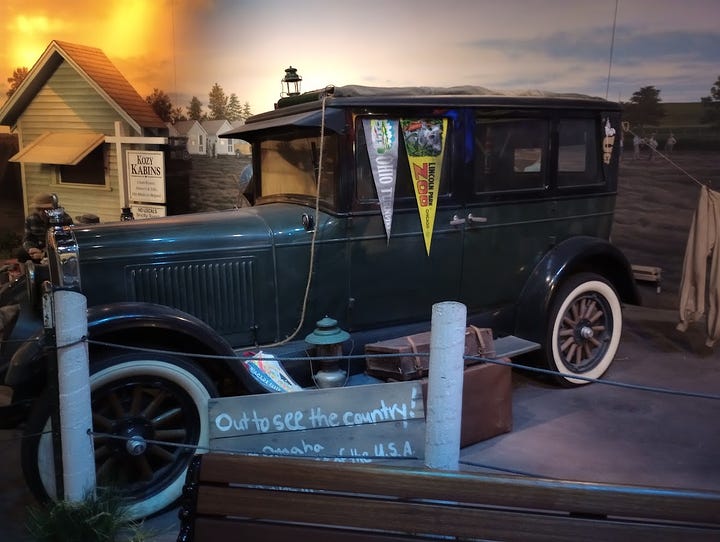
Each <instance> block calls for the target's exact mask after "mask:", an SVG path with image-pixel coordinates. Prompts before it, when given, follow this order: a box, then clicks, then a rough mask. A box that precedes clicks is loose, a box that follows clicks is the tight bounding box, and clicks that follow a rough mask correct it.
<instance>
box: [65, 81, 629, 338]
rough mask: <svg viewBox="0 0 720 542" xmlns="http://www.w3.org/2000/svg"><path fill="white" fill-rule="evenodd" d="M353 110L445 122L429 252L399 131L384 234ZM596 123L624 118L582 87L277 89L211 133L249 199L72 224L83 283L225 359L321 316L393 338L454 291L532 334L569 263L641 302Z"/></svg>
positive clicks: (96, 301)
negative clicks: (235, 155)
mask: <svg viewBox="0 0 720 542" xmlns="http://www.w3.org/2000/svg"><path fill="white" fill-rule="evenodd" d="M364 119H391V120H393V119H425V120H426V119H446V121H447V125H446V126H447V130H446V134H445V140H444V150H443V152H444V155H443V156H444V157H443V161H442V170H441V172H440V175H439V189H438V193H437V209H436V214H435V221H434V226H433V228H432V237H431V245H430V250H429V253H428V252H427V251H426V246H425V244H424V237H423V231H422V227H421V221H420V216H419V214H418V207H417V200H416V197H415V194H414V193H413V189H412V181H411V178H410V174H409V165H408V160H407V156H406V155H405V152H404V149H403V145H402V143H403V141H402V138H401V141H400V152H399V158H398V165H397V170H398V171H397V179H396V190H395V198H394V204H393V209H392V229H391V232H390V235H389V237H388V236H387V235H386V231H385V226H384V222H383V218H382V215H381V209H380V205H379V201H378V196H377V192H376V190H375V187H374V182H373V176H372V172H371V168H370V163H369V161H370V159H369V157H368V154H367V149H366V144H365V137H364V132H363V128H362V126H363V124H362V123H363V120H364ZM321 128H324V130H325V131H324V133H322V134H321ZM608 128H610V129H611V130H613V131H615V130H619V129H620V108H619V106H618V105H617V104H615V103H612V102H608V101H605V100H602V99H597V98H589V97H584V96H579V95H560V94H550V93H528V94H527V95H516V94H513V95H503V94H497V93H495V94H491V93H487V92H486V91H484V90H483V89H479V90H478V89H474V88H471V89H468V88H465V87H462V88H460V89H441V90H438V89H410V90H408V89H372V88H365V87H340V88H336V89H331V90H330V91H329V92H316V93H309V94H306V95H302V96H299V97H296V98H289V99H285V100H281V103H280V107H277V108H276V109H275V110H274V111H270V112H267V113H263V114H260V115H256V116H255V117H251V118H250V119H248V121H247V123H246V124H245V125H244V126H242V127H241V128H239V129H237V130H234V131H232V132H228V133H227V134H225V135H226V136H227V137H235V138H243V139H245V140H247V141H249V142H251V143H252V145H253V158H252V160H253V170H254V176H253V179H252V183H251V186H250V187H249V188H248V191H247V194H248V197H249V198H250V199H251V200H253V203H254V205H253V206H252V207H245V208H240V209H232V210H227V211H221V212H212V213H198V214H189V215H180V216H172V217H166V218H161V219H152V220H137V221H128V222H120V223H108V224H94V225H87V226H76V227H74V228H72V234H71V235H72V243H74V248H73V250H76V252H77V262H78V264H79V266H78V268H79V282H80V288H81V291H82V293H83V294H84V295H85V296H86V297H87V299H88V306H89V307H95V308H96V309H97V310H98V311H99V308H101V307H111V306H112V305H113V304H117V303H119V302H124V303H128V302H129V303H131V304H132V303H135V304H137V305H136V306H137V307H138V309H137V311H132V312H133V313H135V312H140V313H142V311H152V310H153V306H154V305H161V306H167V307H173V308H176V309H179V310H180V311H183V312H186V313H188V314H190V315H192V316H194V317H196V318H198V319H199V320H201V321H202V322H204V323H205V324H207V326H208V327H209V328H210V329H212V330H213V332H214V333H217V334H218V335H219V336H220V337H222V339H224V340H225V341H227V343H228V345H229V346H230V347H231V348H232V349H234V350H235V351H238V352H239V351H243V350H257V349H259V348H260V347H262V346H263V345H268V344H274V343H277V342H278V341H283V340H287V339H288V338H290V339H297V340H300V342H302V338H303V337H304V336H305V335H306V334H307V333H309V332H310V331H312V329H313V328H314V326H315V322H316V321H317V320H318V319H320V318H322V317H323V316H326V315H329V316H331V317H333V318H335V319H336V320H337V321H338V323H339V325H340V326H341V327H342V328H343V329H346V330H347V331H349V332H350V333H353V334H360V335H358V337H360V339H359V344H362V343H363V342H366V340H369V339H370V338H376V337H384V336H393V335H395V336H397V335H398V334H400V333H401V330H402V329H404V326H408V325H410V326H411V327H412V326H416V325H417V326H423V325H424V324H426V323H427V322H428V321H429V318H430V313H431V308H432V305H433V304H434V303H437V302H442V301H450V300H454V301H460V302H462V303H464V304H465V305H466V306H467V308H468V314H469V315H470V319H471V320H472V321H473V322H475V323H479V324H482V325H486V326H489V327H492V328H493V330H494V332H495V334H496V335H498V336H502V335H508V334H519V335H521V336H522V337H524V338H527V339H529V340H532V341H536V342H538V343H539V344H541V345H542V344H545V343H547V333H548V321H547V320H548V314H549V312H550V308H551V303H552V300H553V295H554V293H555V291H556V290H557V288H558V287H559V285H560V284H561V283H562V281H563V280H565V279H566V278H567V277H568V276H570V275H572V274H574V273H575V274H577V273H579V272H587V271H592V272H594V273H596V274H597V275H599V276H601V277H604V278H605V279H607V281H608V282H609V283H610V284H611V285H612V287H613V288H614V289H615V290H616V291H617V293H618V295H619V298H620V299H621V300H622V301H625V302H630V303H635V302H637V301H638V300H637V294H636V291H635V288H634V284H633V280H632V275H631V272H630V267H629V265H628V263H627V261H626V260H625V259H624V257H623V256H622V254H620V252H619V251H618V250H617V249H616V248H615V247H613V246H612V244H611V243H610V242H609V238H610V233H611V228H612V222H613V211H614V206H615V195H616V190H617V170H618V167H617V165H618V153H619V149H618V145H616V144H615V145H611V146H610V147H609V149H608V148H605V149H604V148H603V144H607V142H608V139H607V137H606V136H607V135H608V133H609V132H608ZM401 135H402V134H398V136H401ZM618 135H619V134H618ZM618 142H619V137H618ZM305 151H307V152H305ZM604 152H608V154H605V156H604V155H603V153H604ZM321 153H322V154H321ZM533 158H535V159H537V160H538V162H537V164H538V165H537V166H536V167H537V169H531V168H528V164H529V162H531V161H532V159H533ZM320 160H321V161H322V163H320ZM318 170H320V171H321V175H322V180H321V183H320V184H321V187H320V191H319V194H318V192H317V190H316V187H317V175H318V173H319V171H318ZM301 177H302V178H301ZM288 179H290V180H288ZM292 179H295V180H292ZM298 179H299V180H298ZM316 204H317V209H318V211H317V215H316V210H315V207H316ZM311 259H312V273H311V277H312V279H311V282H310V286H309V290H308V295H307V300H305V292H306V288H308V278H309V272H310V266H311ZM56 282H58V281H57V280H56ZM142 304H148V305H147V306H144V305H142ZM108 310H111V309H108ZM134 316H137V314H133V317H134ZM138 321H139V322H144V320H143V319H142V318H139V319H138ZM301 322H302V324H301ZM102 325H103V322H102V320H101V321H99V322H97V326H98V327H96V328H95V329H98V333H99V330H100V329H101V328H102ZM139 325H140V324H139ZM142 325H146V324H142ZM90 326H91V329H92V328H93V322H91V323H90ZM363 333H364V334H363Z"/></svg>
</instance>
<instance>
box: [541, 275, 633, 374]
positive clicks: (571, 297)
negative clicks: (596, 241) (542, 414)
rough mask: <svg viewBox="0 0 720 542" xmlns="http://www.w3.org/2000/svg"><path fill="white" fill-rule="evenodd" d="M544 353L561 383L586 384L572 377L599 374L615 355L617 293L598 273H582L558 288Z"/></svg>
mask: <svg viewBox="0 0 720 542" xmlns="http://www.w3.org/2000/svg"><path fill="white" fill-rule="evenodd" d="M548 322H549V328H548V332H547V334H548V335H547V336H548V340H547V343H546V346H545V355H546V359H547V365H548V368H550V369H551V370H553V371H557V372H559V373H563V375H557V376H556V377H555V379H556V380H557V381H558V382H559V383H560V384H563V385H578V384H587V383H588V381H587V380H584V379H580V378H573V376H574V375H577V376H582V377H586V378H592V379H596V378H600V377H601V376H602V375H603V374H604V373H605V371H606V370H607V369H608V367H609V366H610V364H611V363H612V361H613V358H614V357H615V352H616V351H617V348H618V345H619V344H620V335H621V333H622V309H621V307H620V301H619V299H618V296H617V293H616V292H615V290H614V289H613V287H612V286H611V285H610V284H609V283H608V282H607V281H606V280H605V279H604V278H603V277H601V276H599V275H596V274H594V273H581V274H578V275H575V276H573V277H571V278H570V279H569V280H568V281H567V282H566V283H565V284H563V285H562V286H561V287H560V289H559V290H558V293H557V296H556V298H555V301H554V303H553V308H552V311H551V313H550V319H549V320H548Z"/></svg>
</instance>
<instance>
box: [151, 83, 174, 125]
mask: <svg viewBox="0 0 720 542" xmlns="http://www.w3.org/2000/svg"><path fill="white" fill-rule="evenodd" d="M145 101H146V102H147V103H149V104H150V107H152V108H153V111H155V114H156V115H157V116H158V117H160V118H161V119H162V121H163V122H172V121H173V115H172V113H173V105H172V101H170V96H168V95H167V94H166V93H165V91H163V90H160V89H157V88H154V89H153V91H152V94H150V95H149V96H146V97H145Z"/></svg>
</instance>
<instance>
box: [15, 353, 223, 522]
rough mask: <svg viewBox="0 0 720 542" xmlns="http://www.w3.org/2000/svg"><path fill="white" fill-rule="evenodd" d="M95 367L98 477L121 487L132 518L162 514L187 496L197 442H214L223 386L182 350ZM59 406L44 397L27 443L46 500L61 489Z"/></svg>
mask: <svg viewBox="0 0 720 542" xmlns="http://www.w3.org/2000/svg"><path fill="white" fill-rule="evenodd" d="M90 370H91V375H90V389H91V403H92V417H93V431H94V433H95V436H94V445H95V471H96V477H97V483H98V485H99V486H108V487H111V488H112V489H113V491H117V492H118V493H119V495H120V497H121V498H122V500H123V501H124V504H125V506H126V507H127V511H128V515H129V516H130V517H131V518H132V519H138V518H141V517H145V516H149V515H151V514H154V513H156V512H158V511H160V510H162V509H163V508H165V507H167V506H168V505H170V504H172V503H173V502H174V501H175V500H176V499H177V498H178V497H179V496H180V493H181V491H182V486H183V484H184V482H185V472H186V470H187V465H188V463H189V461H190V459H191V457H192V455H193V454H194V453H195V447H196V446H207V443H208V421H207V403H208V400H209V399H210V397H214V396H217V391H216V389H215V386H214V384H213V382H212V381H211V380H210V379H209V377H208V376H207V375H205V374H204V373H203V372H202V371H200V370H199V369H198V368H197V367H195V366H194V365H193V364H192V363H190V362H189V361H187V360H185V359H183V358H180V357H175V356H165V355H152V356H151V357H149V356H147V355H144V354H142V353H137V354H128V355H122V356H114V357H112V358H110V359H106V360H104V361H102V362H98V363H96V364H93V365H92V366H91V369H90ZM51 405H52V402H51V400H50V397H49V394H45V396H44V397H43V398H41V399H40V400H39V401H38V403H37V405H36V406H35V408H34V411H33V412H32V414H31V415H30V417H29V418H28V422H27V427H26V438H24V439H23V443H22V447H21V461H22V468H23V474H24V475H25V480H26V482H27V484H28V487H29V488H30V490H31V491H32V492H33V494H34V495H35V497H36V498H38V499H39V500H41V501H45V500H48V499H49V498H50V496H52V497H53V498H54V496H55V495H56V491H55V467H54V462H53V443H52V433H51V429H52V425H51V420H50V416H51ZM118 437H119V438H118ZM155 441H157V442H155ZM200 451H204V450H200Z"/></svg>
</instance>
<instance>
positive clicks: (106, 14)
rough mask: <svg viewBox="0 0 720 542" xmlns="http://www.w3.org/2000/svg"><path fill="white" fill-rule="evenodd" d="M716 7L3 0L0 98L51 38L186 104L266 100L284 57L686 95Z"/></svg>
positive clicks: (312, 84) (446, 0)
mask: <svg viewBox="0 0 720 542" xmlns="http://www.w3.org/2000/svg"><path fill="white" fill-rule="evenodd" d="M718 20H720V2H718V1H717V0H684V1H682V2H678V1H677V0H511V1H507V2H497V1H496V0H443V1H437V0H435V1H431V0H395V1H393V2H388V1H387V0H364V1H363V2H357V1H354V0H332V1H330V0H295V1H294V2H287V0H214V1H213V0H153V1H150V0H105V1H104V2H94V1H89V0H63V2H57V1H53V2H50V1H46V0H34V1H33V2H28V1H27V0H3V2H2V5H0V25H2V30H1V32H2V36H3V40H2V41H3V44H2V46H1V47H0V92H1V96H0V104H2V103H3V102H4V100H5V92H6V91H7V89H8V83H7V81H6V80H7V78H8V77H10V76H11V75H12V71H13V69H14V68H17V67H22V66H25V67H28V68H31V67H32V65H33V64H34V63H35V62H36V61H37V59H38V58H39V57H40V55H41V54H42V52H43V51H44V50H45V48H46V47H47V45H48V44H49V43H50V41H51V40H53V39H57V40H63V41H69V42H73V43H78V44H82V45H89V46H93V47H98V48H100V49H102V50H103V51H104V52H105V53H106V54H107V55H108V57H109V58H110V59H111V60H112V61H113V62H114V63H115V65H116V66H117V67H118V68H119V69H120V71H121V72H122V73H123V74H124V75H125V77H126V78H127V79H128V80H129V81H130V82H131V83H132V84H133V86H135V88H136V89H137V90H138V92H139V93H140V94H141V95H142V96H143V97H144V96H147V95H148V94H150V93H151V92H152V90H153V89H154V88H159V89H162V90H164V91H165V92H167V94H168V95H170V97H171V99H172V101H173V103H174V104H175V105H179V106H183V107H186V106H187V105H188V104H189V102H190V99H191V97H192V96H197V97H198V98H199V99H200V101H201V102H202V103H203V104H207V101H208V92H209V90H210V88H211V87H212V85H213V84H214V83H218V84H219V85H220V86H222V87H223V89H224V90H225V92H226V94H230V93H235V94H237V96H238V98H239V99H240V101H241V102H242V103H244V102H249V103H250V106H251V108H252V111H253V112H254V113H259V112H262V111H266V110H268V109H272V107H273V104H274V103H275V102H276V101H277V99H278V97H279V94H280V90H281V87H280V80H281V78H282V76H283V75H284V70H285V68H286V67H288V66H290V65H292V66H294V67H296V68H297V69H298V72H299V73H300V75H301V76H302V77H303V82H302V89H303V90H312V89H318V88H323V87H325V86H326V85H330V84H334V85H345V84H362V85H379V86H406V85H423V86H453V85H468V84H472V85H480V86H484V87H489V88H496V89H503V90H506V89H526V88H539V89H545V90H554V91H571V92H581V93H586V94H592V95H595V96H603V97H605V96H607V97H608V98H609V99H611V100H621V101H627V100H628V99H629V98H630V96H631V95H632V93H633V92H635V91H636V90H638V89H639V88H640V87H642V86H647V85H653V86H655V87H656V88H658V89H660V91H661V94H660V97H661V99H662V100H663V101H664V102H692V101H699V100H700V98H701V97H702V96H707V95H709V94H710V88H711V87H712V85H713V83H714V82H715V81H716V79H717V78H718V76H720V26H718V24H717V21H718ZM613 35H614V40H613ZM611 52H612V55H611ZM611 59H612V61H611ZM608 74H609V75H610V77H609V78H608Z"/></svg>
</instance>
